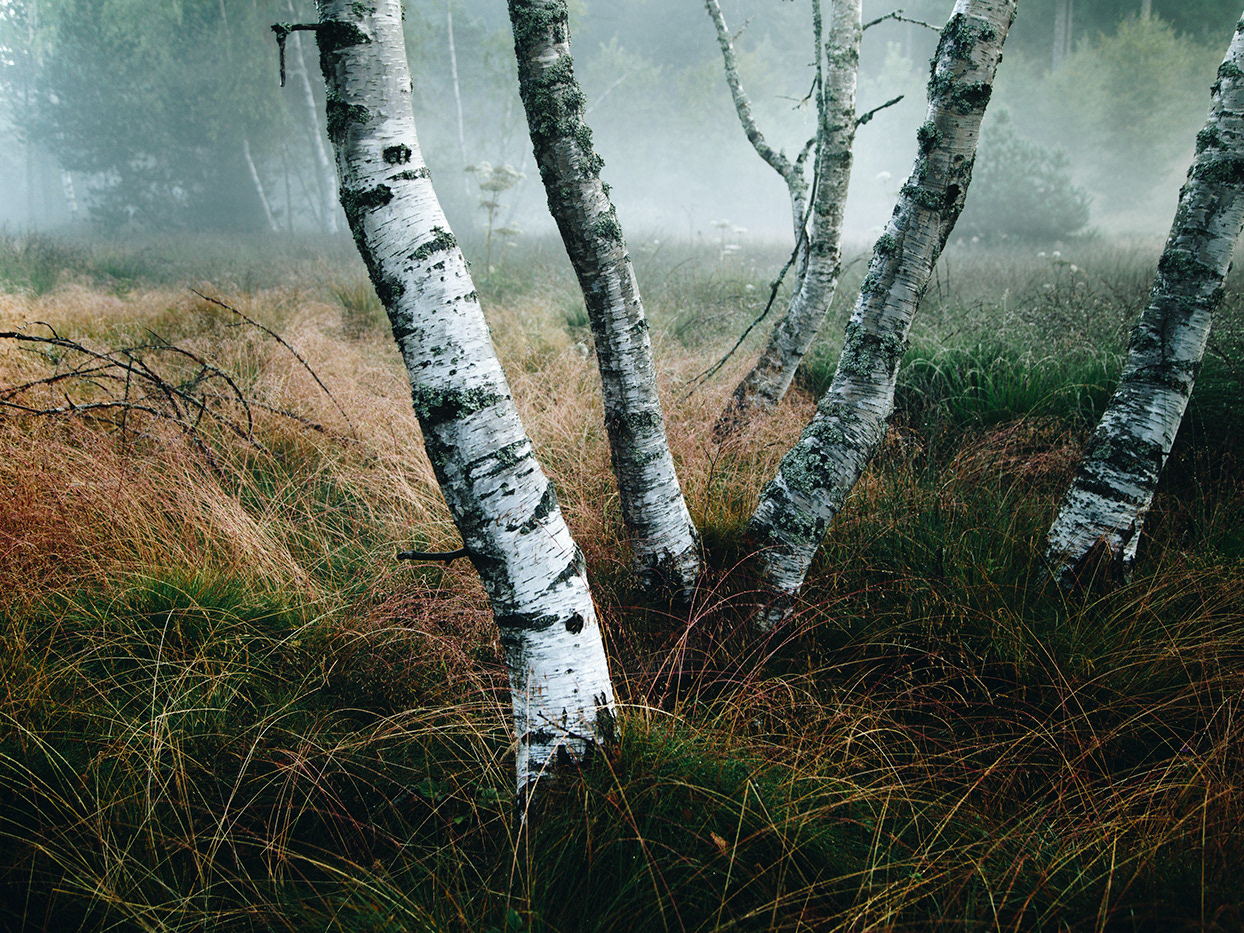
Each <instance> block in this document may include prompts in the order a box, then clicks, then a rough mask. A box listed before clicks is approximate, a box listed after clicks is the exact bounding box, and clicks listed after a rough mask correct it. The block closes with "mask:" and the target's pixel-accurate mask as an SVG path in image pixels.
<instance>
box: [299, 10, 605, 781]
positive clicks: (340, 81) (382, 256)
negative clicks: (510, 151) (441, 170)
mask: <svg viewBox="0 0 1244 933" xmlns="http://www.w3.org/2000/svg"><path fill="white" fill-rule="evenodd" d="M319 11H320V20H319V24H318V26H317V27H316V30H315V31H316V37H317V39H318V42H319V48H320V63H321V66H322V68H323V72H324V80H325V82H326V83H327V87H328V108H327V109H328V135H329V138H330V140H331V141H332V144H333V147H334V149H335V151H336V160H337V174H338V181H339V188H340V192H341V206H342V207H343V208H344V210H345V214H346V218H347V219H348V220H349V223H350V229H351V231H352V232H353V234H354V239H355V242H356V243H357V244H358V249H359V252H360V253H361V254H362V257H363V259H364V261H365V262H366V264H367V268H368V271H369V273H370V275H371V280H372V283H373V284H374V286H375V288H376V292H377V294H378V295H379V297H380V299H381V301H382V302H383V304H384V306H385V309H386V310H387V311H388V315H389V320H390V322H391V324H392V326H393V337H394V339H395V340H396V341H397V344H398V347H399V348H400V349H401V352H402V357H403V360H404V361H405V364H406V369H407V372H408V373H409V375H410V384H411V393H412V397H413V400H414V409H415V413H416V415H417V416H418V418H419V425H420V428H421V429H422V432H423V441H424V447H425V449H426V450H427V453H428V457H429V458H430V459H431V461H432V466H433V469H434V470H435V473H436V478H437V481H438V482H439V483H440V488H441V493H442V494H443V495H444V497H445V501H446V503H447V504H448V505H449V510H450V513H451V515H452V516H453V519H454V522H455V524H456V525H457V527H458V530H459V532H460V534H461V535H462V541H463V551H464V552H465V555H466V556H467V557H469V558H470V560H471V562H472V563H473V564H474V565H475V568H476V570H477V571H478V572H479V575H480V578H481V580H482V581H483V584H484V588H485V590H486V591H487V593H488V597H489V600H490V601H491V603H492V609H493V613H494V616H495V618H496V621H497V626H498V628H499V629H500V630H501V644H502V647H503V650H504V653H505V661H506V667H507V669H508V671H509V679H510V690H511V695H512V698H513V709H514V730H515V733H516V736H517V746H518V754H517V786H518V792H519V794H520V796H522V795H524V794H525V793H526V792H527V791H528V789H529V788H530V787H531V785H532V784H533V783H534V782H535V781H536V780H537V778H538V777H539V776H540V774H541V773H542V772H543V771H544V770H545V769H546V768H548V767H549V766H550V764H551V763H552V762H553V761H554V759H555V758H556V757H564V756H565V755H569V756H570V758H572V759H576V760H577V759H580V758H582V757H583V756H584V755H585V754H586V753H587V752H588V751H589V750H590V749H591V748H592V747H593V746H594V745H596V744H597V743H599V742H602V741H605V740H607V739H608V737H609V730H610V724H611V722H612V713H611V710H612V707H613V688H612V686H611V685H610V679H609V670H608V666H607V663H606V658H605V651H604V646H603V643H602V639H601V631H600V626H599V624H598V622H597V618H596V613H595V610H594V609H593V606H592V598H591V595H590V593H589V592H588V585H587V579H586V576H585V573H584V571H585V567H584V560H583V555H582V553H581V552H580V551H579V549H578V548H577V547H576V545H575V543H574V541H573V540H572V539H571V537H570V532H569V531H568V530H567V528H566V525H565V523H564V522H563V520H562V515H561V511H560V509H559V507H558V503H557V494H556V493H555V492H554V490H553V487H552V485H551V484H550V483H549V481H548V479H547V478H545V476H544V473H543V472H542V471H541V469H540V466H539V464H538V463H537V462H536V459H535V456H534V454H533V452H532V448H531V442H530V441H529V440H528V439H527V435H526V433H525V432H524V430H523V426H522V423H521V422H520V421H519V416H518V412H517V410H516V409H515V406H514V401H513V399H512V398H511V395H510V390H509V387H508V385H507V384H506V380H505V376H504V374H503V373H502V370H501V366H500V364H499V362H498V361H497V357H496V354H495V352H494V351H493V347H492V342H491V339H490V337H489V334H488V325H487V324H486V323H485V321H484V316H483V314H482V313H481V311H480V304H479V298H478V296H477V294H476V291H475V288H474V286H473V285H472V283H471V277H470V274H469V273H468V271H467V265H466V261H465V260H464V258H463V256H462V252H461V250H460V249H459V248H458V245H457V242H456V241H455V239H454V236H453V234H452V233H451V232H450V229H449V225H448V224H447V223H446V221H445V217H444V214H443V213H442V212H441V208H440V205H439V203H438V201H437V199H436V194H435V192H434V191H433V189H432V182H431V179H430V178H429V173H428V169H427V167H426V165H425V164H424V161H423V157H422V155H421V154H420V151H419V141H418V139H417V138H416V136H415V123H414V117H413V113H412V110H411V93H412V89H411V78H410V71H409V68H408V66H407V62H406V55H405V46H404V42H403V37H402V0H372V2H371V3H369V4H362V3H354V2H350V0H320V3H319Z"/></svg>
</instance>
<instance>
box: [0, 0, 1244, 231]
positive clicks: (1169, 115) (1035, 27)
mask: <svg viewBox="0 0 1244 933" xmlns="http://www.w3.org/2000/svg"><path fill="white" fill-rule="evenodd" d="M447 3H449V4H451V5H450V6H447V5H446V4H447ZM897 5H898V6H902V7H903V9H904V15H905V16H907V17H910V18H912V19H920V20H925V21H928V22H933V23H940V22H943V21H944V20H945V17H946V15H947V13H948V11H949V9H950V3H949V2H946V0H936V2H935V0H910V2H907V3H901V4H897ZM806 7H807V4H806V2H803V0H800V2H795V3H776V2H768V0H731V2H728V3H725V4H723V9H724V12H725V14H726V16H727V19H728V21H729V22H730V23H731V24H732V28H733V29H735V30H737V31H739V32H740V35H739V37H738V39H737V42H736V45H737V47H738V50H739V68H740V72H741V74H742V77H743V79H744V82H745V84H746V86H747V88H748V90H749V94H750V95H751V97H752V99H753V106H754V108H755V110H756V115H757V119H758V121H759V122H760V123H761V124H762V125H763V126H764V127H765V128H766V134H767V135H768V136H769V137H770V141H771V142H772V143H773V144H774V145H775V146H777V147H783V148H785V149H786V150H787V151H788V152H789V153H791V155H792V156H793V155H794V154H795V153H797V152H798V151H799V149H800V148H801V147H802V145H803V143H804V142H805V141H806V139H807V138H808V137H809V136H810V135H811V134H812V133H813V132H814V130H815V108H814V107H810V106H809V105H808V103H807V101H806V98H807V94H808V89H809V86H810V83H811V80H812V68H811V65H812V63H811V61H810V58H811V55H810V51H809V48H808V43H807V39H806V36H807V20H808V10H807V8H806ZM895 8H896V5H895V4H890V3H882V2H879V0H869V2H867V3H865V4H864V19H865V21H866V22H867V21H868V20H870V19H873V18H876V17H879V16H883V15H885V14H886V13H889V12H892V11H893V9H895ZM1144 8H1145V4H1143V3H1142V2H1141V0H1134V2H1131V0H1100V2H1093V3H1091V4H1090V3H1087V2H1084V0H1030V2H1028V3H1026V4H1025V5H1024V7H1023V8H1022V9H1021V11H1020V15H1019V19H1018V20H1017V22H1016V25H1015V27H1014V32H1013V35H1012V37H1011V39H1010V40H1009V44H1008V49H1007V62H1006V66H1005V67H1004V68H1003V69H1001V72H1000V74H999V81H998V88H997V92H996V94H995V97H994V102H993V104H992V106H991V115H990V116H989V117H988V118H987V120H986V128H985V140H984V143H983V144H982V152H981V157H980V161H979V163H978V167H977V177H976V182H975V185H974V195H973V198H972V199H971V200H970V202H969V205H968V208H967V211H966V213H965V216H964V218H963V220H962V223H961V224H960V227H959V232H958V234H957V236H960V237H966V238H969V239H970V238H972V237H977V238H979V239H984V240H997V239H1017V238H1018V239H1037V240H1043V241H1052V240H1055V239H1058V238H1059V237H1067V236H1070V235H1074V234H1076V233H1079V232H1083V231H1084V230H1086V229H1092V228H1096V229H1101V230H1107V231H1112V232H1123V233H1151V234H1157V233H1159V232H1160V231H1162V230H1163V229H1165V225H1166V223H1167V220H1168V219H1169V218H1168V213H1169V208H1168V205H1169V204H1170V203H1171V201H1172V199H1173V197H1174V194H1175V191H1176V190H1177V188H1178V186H1179V182H1180V180H1181V178H1182V172H1183V169H1184V167H1185V166H1186V165H1187V162H1188V160H1189V158H1190V157H1191V145H1190V143H1189V140H1191V139H1192V137H1193V136H1194V134H1195V132H1196V129H1197V128H1198V126H1199V121H1200V120H1201V118H1202V114H1203V110H1204V89H1205V88H1206V87H1207V86H1208V84H1209V82H1210V81H1211V79H1212V75H1213V72H1214V69H1215V68H1216V67H1217V64H1218V62H1219V61H1221V58H1222V52H1223V48H1224V39H1223V37H1224V36H1226V35H1227V34H1228V33H1229V29H1230V26H1231V25H1232V23H1233V22H1234V18H1235V16H1236V15H1237V14H1238V11H1236V10H1233V9H1232V8H1231V4H1230V3H1228V2H1225V0H1199V2H1175V0H1151V2H1150V3H1149V4H1148V9H1149V11H1150V16H1149V17H1148V18H1145V17H1144V16H1143V12H1144ZM1068 9H1069V10H1070V16H1069V19H1068ZM571 13H572V30H573V32H574V42H575V48H576V50H577V51H576V68H577V73H578V76H579V80H580V82H581V84H582V85H583V88H584V92H585V94H586V96H587V110H588V118H589V120H590V122H591V124H592V126H593V127H594V129H595V132H596V139H597V143H598V147H599V149H600V151H601V152H603V153H604V154H605V157H606V162H607V165H606V168H605V171H604V177H605V179H606V180H607V181H608V182H609V183H610V184H611V185H612V186H613V189H614V195H613V197H614V200H615V202H616V203H617V205H618V209H619V212H620V216H621V219H622V221H623V223H624V224H625V225H626V226H627V229H628V230H631V231H632V234H633V235H634V234H635V233H637V232H645V233H646V232H651V233H652V234H653V235H654V236H658V237H665V238H673V237H677V238H691V239H697V240H703V241H705V242H707V243H713V242H719V243H720V245H722V246H730V245H732V244H733V245H739V244H738V241H739V240H740V239H744V240H746V239H752V240H755V239H761V238H784V237H787V236H788V235H789V234H788V233H787V232H786V231H787V230H788V229H789V220H788V218H786V217H784V214H783V209H784V203H785V202H784V195H783V191H782V187H781V184H780V182H779V181H778V180H777V179H775V178H773V177H771V176H770V175H769V174H767V173H766V171H765V169H764V167H763V166H762V165H759V164H758V163H757V161H756V159H755V157H754V154H753V153H752V152H751V151H750V148H749V147H748V145H747V143H746V140H744V139H743V138H741V136H740V134H739V133H738V130H737V125H736V122H735V117H734V113H733V107H732V104H731V101H730V96H729V91H728V89H727V88H726V86H725V83H724V81H723V80H722V76H721V62H720V56H719V53H718V51H717V45H716V37H715V34H714V31H713V28H712V25H711V24H710V22H709V21H708V18H707V17H706V16H705V15H704V12H703V9H702V8H701V6H700V5H698V4H695V3H661V4H657V3H650V2H639V0H588V2H580V3H577V4H574V5H573V8H572V11H571ZM314 15H315V14H314V9H313V6H312V4H311V3H309V2H307V0H297V2H291V0H262V2H257V0H195V2H190V0H183V2H159V3H156V2H154V0H150V2H148V0H131V2H127V3H122V4H118V3H110V2H105V0H4V2H3V3H2V4H0V46H3V47H4V48H5V49H6V51H5V53H4V59H3V71H2V74H3V89H4V95H3V98H4V99H3V105H2V107H3V115H2V119H3V121H4V122H5V123H6V124H7V126H8V129H7V131H6V132H5V133H4V134H3V137H2V138H3V140H4V143H3V145H2V146H0V169H2V170H3V174H4V177H5V178H7V179H8V180H9V181H8V184H6V185H5V186H4V188H3V189H2V190H0V220H2V221H3V222H5V223H8V224H10V225H23V226H39V227H44V226H61V225H66V224H70V223H79V222H87V221H88V220H89V222H91V223H93V224H97V225H99V226H101V227H103V228H106V229H114V230H115V229H132V228H137V229H159V228H195V229H202V228H205V227H206V228H212V229H223V230H247V229H250V230H264V229H270V230H271V229H280V230H287V229H293V230H301V231H309V230H324V229H328V228H329V227H330V226H331V224H332V223H333V222H334V221H336V220H338V218H336V216H335V214H336V208H335V207H330V206H331V205H333V198H332V194H333V192H332V191H331V190H328V189H331V186H332V179H331V172H330V171H328V169H327V163H326V161H325V157H324V150H323V144H322V142H320V135H319V131H318V130H317V129H316V127H315V126H313V122H312V118H311V115H310V111H309V108H308V106H307V98H308V95H311V96H313V97H314V99H315V106H316V107H317V108H318V110H319V113H320V119H321V120H322V114H323V90H322V87H320V85H319V82H317V81H315V80H314V78H315V72H316V69H317V60H316V53H315V50H314V47H313V45H314V44H313V43H311V42H309V41H307V40H306V39H305V37H304V39H303V41H302V42H299V41H297V40H298V36H297V35H296V34H295V36H294V37H292V38H291V41H290V47H289V50H288V55H287V58H288V66H287V70H288V83H287V87H286V88H285V89H281V88H280V87H278V86H277V81H276V53H275V50H274V48H273V43H272V41H271V34H270V33H269V32H268V31H267V30H268V26H269V25H270V24H271V23H272V22H275V21H278V20H281V21H291V22H293V21H303V22H307V21H311V20H313V19H314ZM1060 16H1061V19H1060ZM1068 22H1069V23H1070V25H1068ZM1060 23H1061V25H1060ZM744 27H745V28H744ZM451 30H452V38H453V40H454V41H453V42H452V43H451V42H450V34H451ZM405 33H406V42H407V52H408V58H409V60H410V62H411V67H412V72H413V79H414V85H415V95H414V98H415V108H416V119H417V120H418V122H419V132H420V137H421V139H423V140H425V148H426V150H427V154H428V155H427V157H428V160H429V163H430V167H431V169H432V171H433V173H434V176H435V178H436V179H437V180H438V189H439V190H440V192H441V199H442V201H443V202H444V204H445V208H446V211H447V214H448V216H449V219H450V221H451V223H452V224H453V226H454V227H455V229H457V230H460V231H462V232H463V233H467V232H469V231H470V230H471V229H472V228H475V229H479V230H481V231H482V232H484V233H485V235H486V234H487V232H488V231H489V230H491V232H492V233H493V234H494V236H493V239H494V242H495V243H496V244H497V249H498V250H504V249H505V248H506V246H505V244H506V243H507V242H513V241H514V238H515V237H517V236H521V235H522V233H523V231H527V232H529V233H530V232H537V231H540V230H551V229H552V222H551V219H550V218H549V216H548V214H547V212H546V210H545V208H544V205H543V200H544V199H543V196H542V195H541V194H540V193H539V192H538V190H537V188H538V184H537V183H536V178H535V172H534V163H533V162H532V159H531V155H530V145H529V142H528V140H527V138H526V129H525V125H524V120H523V111H522V106H521V104H520V103H519V100H518V90H517V81H516V76H515V69H514V61H513V52H512V45H511V39H510V34H509V25H508V23H507V22H506V19H505V11H504V9H503V7H502V5H500V4H496V3H488V2H484V0H435V2H420V3H410V4H407V8H406V22H405ZM935 40H936V36H935V35H934V34H933V33H931V32H929V31H928V30H925V29H923V28H921V27H919V26H917V25H914V24H911V23H905V22H897V21H894V22H888V23H884V24H881V25H879V26H877V27H876V28H873V29H870V30H868V31H867V33H866V34H865V39H864V45H863V50H862V58H861V72H860V82H859V101H858V103H859V110H860V111H861V112H864V111H867V110H869V109H870V108H872V107H874V106H877V105H878V104H880V103H882V102H884V101H887V100H890V99H891V98H893V97H895V96H898V95H900V94H902V95H905V96H904V100H903V101H902V102H901V103H900V104H898V105H897V106H895V107H892V108H890V109H889V110H887V111H884V112H882V113H880V114H879V115H878V116H877V117H876V119H874V120H873V121H872V122H871V123H870V124H869V125H868V126H867V127H865V128H862V130H861V132H860V134H859V138H858V140H857V141H856V169H855V173H854V178H853V181H852V185H851V193H850V200H849V205H850V206H849V208H848V212H847V219H846V229H847V236H848V238H849V239H856V240H858V239H860V238H872V237H874V236H875V235H876V234H877V233H879V232H880V227H881V225H882V224H884V222H885V220H886V218H887V215H888V212H889V210H890V207H891V206H892V204H893V199H894V195H895V194H896V189H897V186H898V184H899V183H900V182H901V179H902V178H903V177H904V175H905V173H906V171H907V170H908V168H909V167H910V165H911V161H912V158H913V157H914V154H915V153H914V128H915V126H916V125H917V124H918V123H919V122H920V120H921V119H922V116H923V100H924V93H923V90H924V83H925V81H926V80H927V71H928V69H927V62H928V59H929V56H930V55H931V53H932V50H933V46H934V44H935ZM451 49H452V55H451ZM451 59H452V60H451ZM1055 59H1057V63H1055ZM308 72H309V73H310V75H311V79H312V80H310V81H307V80H306V75H307V74H308ZM455 79H456V80H455ZM455 85H456V87H455ZM321 125H322V124H321ZM483 163H488V164H489V165H491V166H495V167H496V168H498V169H500V168H502V167H504V166H506V165H509V166H511V167H512V168H513V169H514V171H515V175H514V176H513V179H512V185H511V187H509V188H508V189H507V190H504V191H503V192H501V193H495V192H494V193H490V192H489V191H488V190H486V189H484V188H481V183H485V184H486V183H487V181H488V179H489V178H491V176H488V178H482V177H481V176H479V175H478V174H477V173H466V172H464V170H465V169H466V168H467V167H468V166H478V165H480V164H483ZM481 199H482V200H485V201H488V200H491V201H492V202H493V206H492V207H490V208H488V209H484V208H481V206H480V203H481ZM1021 219H1022V221H1023V222H1020V221H1021Z"/></svg>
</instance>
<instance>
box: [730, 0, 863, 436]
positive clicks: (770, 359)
mask: <svg viewBox="0 0 1244 933" xmlns="http://www.w3.org/2000/svg"><path fill="white" fill-rule="evenodd" d="M707 2H708V3H709V8H710V12H711V11H712V9H713V8H714V7H716V3H717V0H707ZM813 9H814V15H815V20H816V25H815V28H814V30H813V31H814V32H815V34H816V37H817V56H818V59H819V57H820V55H821V41H820V37H821V29H820V5H819V3H814V7H813ZM715 21H718V22H720V11H719V10H718V12H717V15H716V17H715ZM723 28H724V24H721V25H719V26H718V38H719V39H720V41H721V42H722V43H723V51H724V49H725V45H724V43H725V42H726V41H727V39H728V36H726V37H723V35H722V29H723ZM863 35H864V33H863V27H862V21H861V0H837V2H835V3H834V5H833V16H832V21H831V24H830V36H831V38H830V39H829V40H828V41H827V42H826V43H825V68H824V78H823V81H821V82H818V83H819V84H821V87H819V88H818V91H817V139H816V151H817V156H816V173H815V178H816V187H815V190H814V191H813V201H812V231H811V236H810V239H809V244H808V254H807V262H806V265H805V267H804V270H803V274H802V276H801V277H800V279H799V281H798V283H797V287H796V289H795V294H794V295H793V296H792V297H791V301H790V304H789V305H788V307H787V310H786V315H785V316H784V317H783V318H782V320H781V321H779V322H778V324H777V326H775V327H774V328H773V332H772V333H771V334H770V336H769V342H768V343H767V344H766V345H765V348H764V350H763V351H762V352H761V354H760V359H759V360H757V361H756V364H755V365H754V366H753V367H752V368H751V370H750V371H749V372H748V374H747V375H746V376H744V377H743V380H742V381H741V382H740V383H739V384H738V386H737V387H736V388H735V390H734V395H733V397H732V398H731V400H730V403H729V405H728V406H727V408H726V410H725V411H724V412H723V413H722V415H721V418H720V419H719V420H718V423H717V430H716V433H717V434H718V435H719V436H720V435H723V434H726V433H728V432H729V430H730V429H731V428H732V427H733V426H734V425H735V424H738V423H740V422H743V421H746V420H747V418H748V417H749V416H750V415H751V414H752V413H753V412H756V411H765V410H768V409H771V408H773V407H774V406H775V405H777V403H778V402H780V401H781V400H782V398H783V397H784V396H785V395H786V391H787V389H789V388H790V384H791V382H793V381H794V378H795V373H796V371H797V370H798V369H799V364H800V362H801V361H802V360H803V358H804V356H805V355H806V354H807V352H808V350H809V348H810V347H811V346H812V342H813V341H814V340H816V336H817V334H818V333H820V330H821V325H822V324H824V323H825V317H826V315H828V314H829V308H830V305H831V304H832V303H833V300H834V292H835V291H836V290H837V288H838V275H839V273H840V272H841V270H842V248H841V243H842V218H843V213H844V210H845V208H846V202H847V188H848V186H849V185H850V182H851V162H852V151H853V147H854V145H855V130H856V116H855V85H856V77H857V75H858V73H859V64H860V41H861V40H862V39H863ZM729 70H730V69H729V65H727V72H729ZM818 71H820V66H819V65H818ZM731 87H732V89H733V84H732V85H731ZM741 115H742V114H741V112H740V116H741ZM749 135H750V134H749ZM800 177H801V178H802V174H801V175H800ZM791 196H792V198H794V191H793V190H792V193H791ZM797 221H798V222H799V223H800V224H802V222H803V216H802V212H801V214H800V216H799V217H798V218H797ZM800 233H802V231H800ZM797 235H799V234H797Z"/></svg>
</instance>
